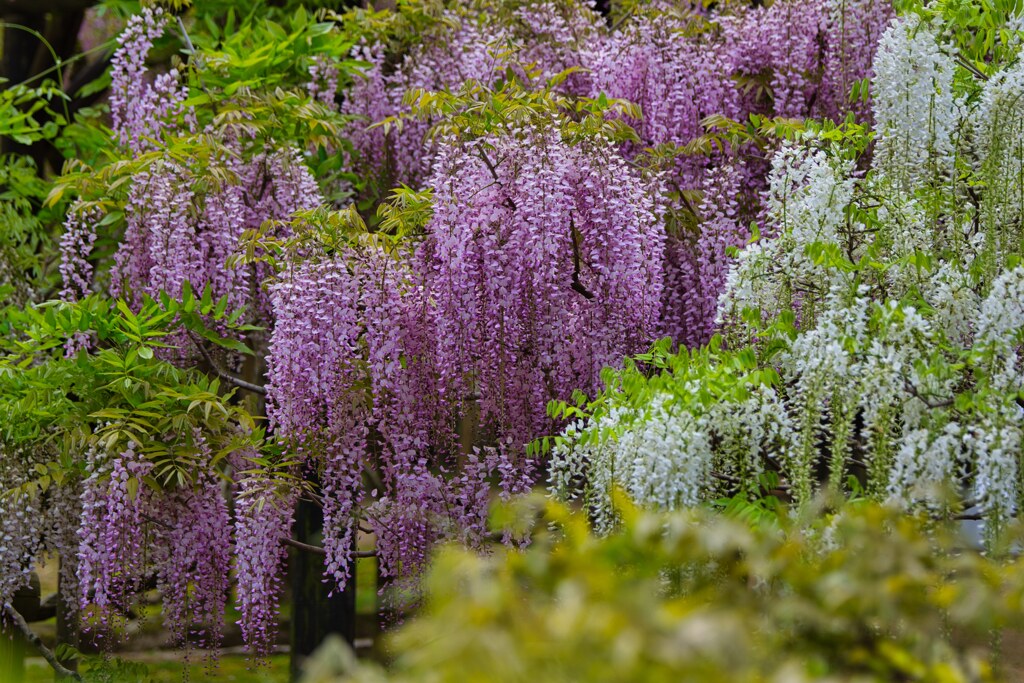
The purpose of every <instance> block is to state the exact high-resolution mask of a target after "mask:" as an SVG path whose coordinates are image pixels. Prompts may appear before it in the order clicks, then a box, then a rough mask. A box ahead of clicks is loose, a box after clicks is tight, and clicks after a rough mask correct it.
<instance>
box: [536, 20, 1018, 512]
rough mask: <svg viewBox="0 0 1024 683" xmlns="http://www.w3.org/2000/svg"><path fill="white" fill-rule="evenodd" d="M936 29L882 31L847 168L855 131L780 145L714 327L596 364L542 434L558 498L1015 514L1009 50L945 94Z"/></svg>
mask: <svg viewBox="0 0 1024 683" xmlns="http://www.w3.org/2000/svg"><path fill="white" fill-rule="evenodd" d="M942 40H943V39H942V38H941V37H940V34H939V33H938V32H937V31H936V30H935V29H934V28H933V26H932V25H931V24H930V23H929V22H927V21H926V20H924V19H921V18H920V17H918V16H917V15H909V16H905V17H901V18H898V19H896V20H894V21H893V22H892V24H891V25H890V27H889V29H888V30H887V31H886V34H885V36H884V37H883V39H882V43H881V47H880V49H879V52H878V56H877V58H876V61H875V68H874V72H875V77H874V83H873V86H874V93H873V94H874V97H875V101H874V116H875V121H876V130H875V132H874V135H875V138H874V147H873V148H872V149H873V157H872V160H871V166H870V168H869V169H867V171H866V172H865V171H864V170H857V169H858V163H857V162H858V160H857V159H854V158H851V155H850V154H849V151H848V150H849V147H850V145H846V144H844V143H846V142H848V140H846V139H843V138H842V135H843V134H846V135H849V136H854V135H863V132H861V131H859V130H853V131H849V132H846V133H843V132H842V130H841V128H840V129H837V128H827V127H822V128H821V129H816V128H814V127H813V126H812V127H811V130H812V131H816V132H808V133H804V134H802V135H800V136H797V137H796V139H792V140H789V141H786V142H783V143H782V144H781V145H780V147H779V149H778V151H777V152H776V154H775V156H774V158H773V160H772V170H771V175H770V188H769V190H768V192H767V193H766V195H765V206H764V209H765V210H764V216H765V220H764V222H763V224H762V225H761V226H760V227H761V235H762V236H763V237H762V238H761V239H759V240H757V241H755V242H754V243H752V244H750V245H748V246H747V247H746V248H745V249H744V250H743V251H742V252H741V253H740V254H739V257H738V259H737V260H736V262H735V263H734V264H733V266H732V268H731V270H730V272H729V275H728V280H727V286H726V289H725V292H724V294H723V295H722V297H721V298H720V300H719V311H718V323H719V325H720V331H721V333H722V334H721V336H719V337H716V338H715V339H714V340H713V341H712V343H711V344H710V345H708V346H707V347H704V348H702V349H695V350H690V351H686V350H682V351H680V352H678V353H676V354H673V353H671V352H670V351H669V349H668V345H667V344H664V345H662V346H660V347H656V348H655V350H654V351H652V353H651V354H648V355H646V356H644V357H640V358H639V359H638V360H639V361H640V362H639V364H638V365H636V366H634V365H628V366H627V368H626V369H625V370H623V371H621V372H619V373H618V374H617V375H616V376H615V377H613V378H610V379H609V381H608V384H607V388H606V390H605V391H604V392H603V393H602V394H601V395H600V396H598V397H597V398H596V399H595V400H594V401H593V402H592V403H591V404H590V406H589V410H590V412H589V418H585V419H578V420H577V421H576V422H575V423H574V424H573V426H572V427H570V428H569V429H567V430H566V431H565V432H564V433H563V434H562V435H561V439H559V441H558V445H557V446H556V448H555V449H554V463H553V467H552V490H553V491H554V492H555V493H556V494H557V495H560V496H564V497H576V496H578V497H582V498H583V499H584V501H585V503H586V504H587V506H588V509H590V510H591V511H592V513H593V514H594V516H595V519H597V520H598V521H599V526H604V527H607V526H608V525H611V524H613V523H614V520H615V511H614V509H613V507H612V501H613V496H612V491H613V489H614V487H616V486H618V487H622V488H623V489H624V490H625V491H626V492H627V493H629V494H630V495H631V496H632V497H633V498H634V499H636V500H637V501H639V502H640V503H642V504H646V505H651V506H656V507H661V508H670V509H671V508H675V507H679V506H683V505H692V504H694V503H697V502H701V501H708V500H720V499H721V497H722V496H734V497H735V496H739V497H747V498H748V499H751V500H753V499H755V498H757V497H761V496H765V495H769V494H771V495H782V496H785V497H788V498H789V499H790V500H792V501H793V502H794V503H796V504H797V505H800V504H803V503H807V502H808V501H810V500H811V499H812V498H813V497H814V496H815V495H816V494H817V492H818V491H820V490H823V489H827V490H830V491H832V492H833V493H842V492H850V491H852V490H854V489H856V490H857V491H864V492H866V494H867V495H870V496H873V497H875V498H878V499H887V500H890V501H895V502H898V503H901V504H904V505H908V506H914V505H924V506H927V507H928V508H929V509H931V510H933V511H939V512H945V513H948V514H957V513H958V511H961V510H962V509H964V508H966V507H974V506H977V509H978V510H980V511H982V512H983V513H984V514H985V515H986V516H987V520H988V522H987V524H988V528H989V529H997V528H998V527H999V525H1000V524H1001V523H1002V521H1003V520H1005V519H1006V518H1007V517H1009V516H1011V515H1014V514H1016V512H1017V511H1018V510H1019V509H1020V508H1021V506H1022V504H1024V486H1022V476H1021V475H1022V471H1024V470H1022V468H1021V467H1020V460H1021V457H1022V443H1024V358H1022V348H1024V266H1022V265H1020V263H1021V257H1022V256H1024V232H1022V230H1024V229H1022V227H1021V223H1022V221H1021V217H1022V216H1024V66H1022V64H1024V62H1021V63H1020V64H1011V65H1009V66H1008V67H1006V68H1003V69H1002V70H1001V71H998V72H996V73H995V74H994V75H992V76H991V77H990V78H989V79H988V80H987V81H986V80H983V79H977V80H976V81H971V80H970V78H973V74H970V73H969V74H967V77H968V78H967V79H966V82H967V83H968V85H967V86H964V87H967V88H973V91H971V92H962V91H961V92H958V91H957V88H958V87H960V86H958V85H957V83H959V82H960V81H959V80H958V81H956V82H955V78H957V74H956V70H957V69H958V68H959V67H958V66H957V63H956V62H955V61H954V59H953V57H952V53H953V48H952V46H947V45H945V44H943V42H942ZM961 80H964V79H961ZM968 101H970V102H972V103H973V104H972V105H971V106H970V107H968V106H966V105H965V103H966V102H968ZM837 130H840V134H839V135H837V134H836V131H837ZM966 139H970V144H967V143H965V142H963V141H964V140H966ZM854 146H855V145H854ZM861 168H862V167H861ZM765 474H769V475H771V477H770V478H769V479H767V480H766V479H765V478H764V475H765Z"/></svg>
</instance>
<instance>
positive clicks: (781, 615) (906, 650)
mask: <svg viewBox="0 0 1024 683" xmlns="http://www.w3.org/2000/svg"><path fill="white" fill-rule="evenodd" d="M619 506H620V509H621V511H622V513H623V514H622V516H621V519H622V524H621V526H620V528H619V529H618V530H617V531H615V532H614V533H611V534H609V535H606V536H598V535H595V534H593V533H592V532H591V530H590V527H589V525H588V523H587V520H586V517H585V516H584V515H583V514H581V513H578V512H574V511H571V510H570V509H569V508H567V507H565V506H563V505H561V504H559V503H556V502H552V501H550V500H542V499H532V500H527V501H525V502H522V503H518V504H517V505H516V506H514V507H511V508H508V509H506V510H505V511H504V512H502V513H499V514H498V516H499V519H497V520H496V521H498V522H499V526H508V525H509V523H511V522H514V521H515V520H520V523H522V520H524V519H535V520H536V524H535V528H534V536H533V542H532V544H531V545H530V546H529V547H528V548H526V549H522V550H520V549H515V548H498V549H496V550H495V551H494V553H493V554H492V555H490V556H480V555H478V554H474V553H472V552H469V551H466V550H463V549H458V548H454V547H451V548H447V549H445V550H444V551H442V552H441V553H440V554H439V555H438V557H437V558H436V561H435V563H434V565H433V568H432V570H431V572H430V574H429V577H428V579H427V583H426V587H427V591H428V593H427V602H426V605H425V607H424V610H423V612H422V613H421V614H420V615H419V616H418V617H417V618H415V619H413V620H412V621H411V622H410V623H408V624H406V625H405V626H404V627H403V628H401V629H400V630H399V631H397V633H396V634H395V635H394V636H392V640H391V642H390V645H391V647H392V648H393V650H394V654H395V660H394V662H393V664H392V665H391V666H389V667H388V671H387V673H385V671H384V670H382V669H380V668H379V667H377V665H374V664H367V663H362V662H360V663H358V664H357V663H355V660H354V659H353V658H352V657H351V655H350V653H347V652H346V651H345V646H344V645H342V644H340V642H337V641H335V642H333V643H328V644H327V645H325V646H324V648H323V649H322V650H321V651H320V653H319V654H318V655H317V656H316V658H315V660H314V662H313V663H312V664H311V666H310V668H309V669H308V670H307V676H306V683H328V682H333V681H342V680H347V681H359V682H362V683H370V682H383V681H391V682H399V681H418V682H421V681H452V682H456V681H459V682H461V681H492V682H495V683H499V682H504V681H509V682H511V681H517V682H518V681H551V682H555V681H674V682H678V681H700V682H708V681H786V682H787V683H795V682H799V681H936V682H940V681H941V682H945V681H949V682H953V681H998V680H1006V679H1005V676H1004V673H1003V672H1001V671H1000V668H999V658H998V655H997V652H996V649H997V648H996V646H995V645H994V643H997V642H998V640H999V639H998V637H997V636H996V635H995V634H1000V633H1003V632H1005V631H1006V630H1007V629H1014V628H1019V627H1020V625H1021V621H1022V619H1024V612H1022V610H1021V600H1022V595H1024V592H1022V591H1024V580H1022V579H1024V572H1022V567H1021V561H1020V560H1019V559H1005V560H998V559H993V557H991V556H989V557H986V556H985V555H984V554H980V553H978V552H975V551H974V550H972V549H970V548H969V547H968V544H967V542H966V541H965V539H963V538H962V537H961V536H960V535H959V534H958V533H957V530H958V528H957V527H956V526H953V525H949V524H948V523H946V522H942V523H939V522H935V521H933V520H930V519H928V518H923V517H917V518H915V517H911V516H908V515H906V514H905V513H903V512H897V511H895V510H891V509H888V508H885V507H883V506H879V505H876V504H874V503H863V504H853V505H847V506H846V507H844V508H843V509H842V510H841V511H840V512H838V513H835V514H825V515H822V516H820V517H818V518H817V520H818V521H816V522H812V523H811V524H810V525H808V524H806V522H807V521H808V520H806V519H805V520H786V519H785V518H783V519H781V520H780V521H779V522H778V523H775V524H758V525H756V526H750V525H748V524H746V523H743V522H740V521H738V520H737V519H735V518H733V519H730V518H728V517H723V516H722V515H720V514H717V515H716V514H714V513H711V512H708V511H706V510H695V511H687V512H678V513H670V514H665V513H652V512H642V511H640V510H639V509H637V508H635V507H633V506H631V505H630V504H629V503H628V502H626V501H623V500H620V501H619ZM818 512H819V513H820V512H821V511H820V510H819V511H818ZM808 519H810V518H808ZM1005 556H1006V557H1009V554H1008V553H1005Z"/></svg>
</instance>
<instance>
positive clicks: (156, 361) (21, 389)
mask: <svg viewBox="0 0 1024 683" xmlns="http://www.w3.org/2000/svg"><path fill="white" fill-rule="evenodd" d="M225 304H226V299H222V300H221V301H213V300H212V299H211V297H210V296H209V290H207V291H206V292H205V293H204V295H203V296H202V297H199V298H197V297H195V296H193V295H192V293H191V290H189V289H188V288H186V291H185V296H184V297H183V301H182V302H175V301H173V300H172V299H170V298H168V297H163V298H162V300H161V301H160V302H157V301H154V300H152V299H147V300H145V301H144V303H143V305H142V307H141V309H140V310H139V311H132V310H131V308H129V306H128V305H127V304H126V303H125V302H124V301H123V300H116V301H112V300H108V299H103V298H100V297H98V296H92V297H89V298H86V299H83V300H82V301H79V302H76V303H63V302H49V303H47V304H41V305H38V306H30V307H26V308H24V309H19V308H8V309H6V310H5V311H3V312H2V315H0V331H2V333H3V339H2V341H0V350H2V351H3V356H2V357H0V419H2V421H3V424H4V425H6V427H5V431H4V443H5V445H6V446H8V447H11V448H13V449H14V450H15V451H17V450H21V451H23V452H25V453H28V454H30V457H32V458H33V460H34V461H35V462H36V463H37V464H36V471H37V472H38V474H39V475H40V476H39V478H37V479H35V480H32V481H30V482H28V483H27V484H25V487H27V488H28V489H32V490H35V489H45V488H46V487H47V486H49V485H50V483H51V482H53V483H56V484H60V483H61V482H62V480H63V478H64V477H65V476H75V475H80V474H81V473H82V471H81V468H82V467H83V466H84V462H83V461H82V459H81V454H82V453H84V452H86V451H88V450H89V449H97V450H100V451H115V450H117V449H123V448H125V447H126V446H127V444H128V442H132V443H134V444H136V445H137V446H138V447H139V450H140V451H141V452H142V453H144V454H145V455H146V457H147V458H149V459H150V460H151V461H152V462H153V463H154V465H155V467H154V469H153V472H152V480H151V481H147V482H146V483H147V484H149V485H150V486H152V487H153V488H162V487H172V488H173V487H179V486H188V485H190V484H191V482H192V481H193V477H194V475H195V474H196V468H195V462H196V455H197V451H196V448H197V445H196V443H195V438H194V437H195V434H196V433H197V431H198V433H199V434H202V435H203V438H204V439H205V440H206V441H207V442H208V443H209V444H210V445H211V447H213V449H214V453H215V455H214V458H213V463H212V464H213V465H214V466H216V465H217V463H219V462H221V461H222V460H223V458H224V457H226V456H227V455H228V454H229V453H231V452H233V451H236V450H239V449H242V448H249V447H258V446H259V444H260V441H261V436H262V434H261V429H260V428H258V426H257V425H256V424H255V422H254V420H253V418H252V416H251V415H250V412H249V411H248V410H246V409H245V407H244V406H242V405H238V404H237V403H236V402H234V401H232V391H224V390H223V388H222V387H221V385H220V380H219V379H216V378H214V379H211V378H209V377H208V376H207V375H205V374H203V373H201V372H197V371H195V370H184V369H181V368H178V367H176V366H175V365H173V364H172V363H170V362H168V361H167V360H165V359H164V357H165V355H166V354H165V352H167V351H169V350H171V349H172V348H173V346H172V344H169V343H168V339H169V338H170V337H171V335H174V334H178V335H181V334H185V335H192V337H193V338H194V339H204V340H206V341H208V342H211V343H213V344H216V345H217V346H220V347H223V348H225V349H230V350H233V351H241V352H244V351H247V348H246V347H245V346H244V344H241V343H240V342H238V341H237V340H236V339H235V338H233V337H225V336H223V335H222V334H221V333H220V332H219V331H214V329H213V328H212V326H213V325H216V326H217V327H218V329H219V330H222V331H223V330H225V329H226V330H228V331H232V330H233V331H246V330H249V329H251V328H249V327H248V326H244V325H239V324H238V319H239V317H240V315H241V311H235V312H231V313H228V312H227V311H226V310H225V309H226V307H225ZM80 335H87V336H88V337H89V338H90V340H91V343H92V344H93V345H94V349H93V350H92V351H90V352H86V351H84V350H82V351H79V352H78V353H77V354H75V355H74V356H71V357H66V356H65V353H64V345H65V344H66V343H67V341H68V340H71V339H74V338H75V337H77V336H80Z"/></svg>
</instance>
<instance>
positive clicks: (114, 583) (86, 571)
mask: <svg viewBox="0 0 1024 683" xmlns="http://www.w3.org/2000/svg"><path fill="white" fill-rule="evenodd" d="M88 458H89V476H88V478H87V479H86V480H85V483H84V489H83V491H82V517H81V521H80V526H79V531H78V536H79V548H78V580H79V590H80V596H79V600H80V605H81V608H82V610H83V612H84V613H86V614H94V615H95V616H96V617H97V618H98V619H99V623H100V624H101V625H102V626H104V627H107V626H113V625H115V624H116V623H117V622H118V620H119V619H120V618H122V615H123V614H124V613H125V612H126V611H127V609H128V608H129V606H130V605H131V604H132V602H133V601H134V599H135V597H136V596H137V595H138V593H139V591H140V589H141V587H142V585H143V582H144V580H145V570H146V568H147V566H148V563H147V560H148V559H149V558H150V557H151V555H149V552H150V550H149V548H148V542H147V539H148V538H151V536H150V535H149V533H148V531H149V523H148V520H147V516H149V512H150V511H151V510H152V507H151V500H150V496H151V492H150V491H149V489H148V488H147V487H145V486H143V485H142V479H143V477H145V476H146V475H147V474H148V473H149V470H150V469H151V468H152V464H151V463H150V462H149V461H148V460H146V459H145V458H144V457H143V456H142V454H141V453H138V452H137V446H136V444H135V443H134V442H129V443H128V444H127V445H126V446H125V448H124V450H123V451H120V452H116V453H113V454H105V453H102V452H99V451H96V450H92V451H90V452H89V454H88Z"/></svg>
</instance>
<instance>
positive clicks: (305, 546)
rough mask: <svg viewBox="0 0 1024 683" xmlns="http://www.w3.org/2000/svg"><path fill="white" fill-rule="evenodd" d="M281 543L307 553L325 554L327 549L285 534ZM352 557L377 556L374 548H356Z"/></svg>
mask: <svg viewBox="0 0 1024 683" xmlns="http://www.w3.org/2000/svg"><path fill="white" fill-rule="evenodd" d="M281 543H283V544H285V545H290V546H291V547H293V548H298V549H299V550H305V551H306V552H307V553H313V554H314V555H324V556H326V555H327V551H326V550H324V549H323V548H321V547H320V546H318V545H310V544H309V543H303V542H302V541H296V540H295V539H294V538H288V537H287V536H285V537H282V538H281ZM352 555H353V556H354V557H377V551H376V550H357V551H355V552H354V553H352Z"/></svg>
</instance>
